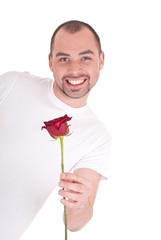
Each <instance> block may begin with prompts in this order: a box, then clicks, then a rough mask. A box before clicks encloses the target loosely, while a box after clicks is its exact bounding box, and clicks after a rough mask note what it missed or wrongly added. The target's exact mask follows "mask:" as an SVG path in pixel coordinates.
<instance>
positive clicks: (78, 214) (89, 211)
mask: <svg viewBox="0 0 161 240" xmlns="http://www.w3.org/2000/svg"><path fill="white" fill-rule="evenodd" d="M92 215H93V207H92V205H91V204H90V203H89V202H88V203H86V205H85V206H84V207H83V208H75V209H73V208H69V207H68V208H67V226H68V229H69V230H70V231H73V232H75V231H79V230H80V229H81V228H82V227H84V226H85V225H86V224H87V223H88V222H89V220H90V219H91V218H92Z"/></svg>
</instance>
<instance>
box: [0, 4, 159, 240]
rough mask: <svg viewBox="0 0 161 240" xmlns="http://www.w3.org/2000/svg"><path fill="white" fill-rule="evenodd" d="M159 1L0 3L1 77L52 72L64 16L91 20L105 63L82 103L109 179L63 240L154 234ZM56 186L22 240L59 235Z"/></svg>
mask: <svg viewBox="0 0 161 240" xmlns="http://www.w3.org/2000/svg"><path fill="white" fill-rule="evenodd" d="M159 2H160V1H159V0H158V1H157V0H146V1H144V0H135V1H132V0H122V1H120V0H111V1H108V0H107V1H105V0H99V1H87V0H81V1H76V0H68V1H63V0H61V1H54V0H45V1H41V0H39V1H38V0H32V1H30V0H26V1H25V0H14V1H13V0H5V1H3V3H2V1H1V3H0V74H1V73H3V72H6V71H10V70H17V71H29V72H31V73H32V74H34V75H40V76H42V77H52V74H51V73H50V70H49V68H48V52H49V45H50V38H51V35H52V33H53V31H54V29H55V28H56V27H57V26H58V25H59V24H61V23H62V22H64V21H66V20H72V19H78V20H82V21H86V22H88V23H89V24H91V25H92V26H93V27H94V28H95V29H96V31H97V32H98V34H99V35H100V37H101V40H102V47H103V50H104V52H105V56H106V58H105V60H106V63H105V67H104V69H103V70H102V72H101V76H100V80H99V82H98V84H97V86H96V87H95V89H93V90H92V92H91V95H90V98H89V104H90V105H91V107H92V108H93V109H94V111H95V113H96V114H97V115H98V116H99V118H100V119H101V120H102V121H103V122H104V124H105V125H106V127H107V129H108V130H109V131H110V133H111V135H112V140H113V148H112V156H111V161H110V177H109V180H108V181H106V182H101V184H100V188H99V191H98V195H97V199H96V203H95V211H94V217H93V219H92V220H91V222H90V223H89V224H88V225H87V226H86V227H84V228H83V229H82V230H81V231H79V232H76V233H70V232H69V240H75V239H77V240H79V239H81V240H82V239H93V240H94V239H96V240H98V239H105V240H106V239H108V240H118V239H124V240H129V239H130V240H133V239H134V240H136V239H137V240H143V239H148V240H150V239H155V240H160V239H161V204H160V203H161V195H160V193H161V187H160V183H161V176H160V169H161V168H160V162H161V152H160V149H161V127H160V124H161V116H160V112H161V107H160V105H161V96H160V95H161V94H160V92H161V89H160V82H161V14H160V13H161V7H160V6H159ZM57 190H58V189H56V190H55V191H54V192H53V193H52V194H51V196H50V197H49V199H48V200H47V202H46V204H45V205H44V207H43V208H42V209H41V211H40V212H39V214H38V215H37V217H36V218H35V219H34V221H33V223H32V224H31V225H30V227H29V228H28V230H27V231H26V232H25V233H24V235H23V237H22V238H21V240H37V239H39V240H44V239H45V240H52V239H57V240H59V239H64V226H63V223H62V211H63V207H62V205H61V204H60V203H59V199H60V198H59V196H58V194H57Z"/></svg>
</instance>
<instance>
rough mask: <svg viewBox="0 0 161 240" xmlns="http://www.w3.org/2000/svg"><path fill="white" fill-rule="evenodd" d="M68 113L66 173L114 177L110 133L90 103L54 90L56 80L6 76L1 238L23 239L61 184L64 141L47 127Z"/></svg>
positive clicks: (0, 119)
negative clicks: (73, 102)
mask: <svg viewBox="0 0 161 240" xmlns="http://www.w3.org/2000/svg"><path fill="white" fill-rule="evenodd" d="M65 114H67V115H68V116H69V117H72V120H71V121H70V122H69V124H71V127H70V132H72V134H71V135H70V136H69V137H64V164H65V171H71V170H72V169H77V168H90V169H93V170H95V171H97V172H98V173H100V174H101V176H102V179H105V178H108V158H109V149H110V137H109V134H108V133H107V131H106V129H105V128H104V126H103V125H102V123H101V122H99V121H98V119H97V118H96V116H95V115H94V113H93V112H92V111H91V109H90V108H89V106H88V105H86V106H85V107H82V108H72V107H70V106H68V105H66V104H64V103H62V102H61V101H60V100H59V99H57V98H56V97H55V95H54V93H53V80H51V79H44V78H39V77H35V76H32V75H30V74H29V73H27V72H24V73H18V72H8V73H6V74H4V75H2V76H0V239H3V240H17V239H18V238H19V237H20V236H21V234H22V233H23V232H24V231H25V230H26V228H27V227H28V225H29V224H30V223H31V221H32V220H33V218H34V216H35V215H36V213H37V212H38V211H39V209H40V208H41V207H42V205H43V203H44V202H45V200H46V199H47V197H48V196H49V194H50V193H51V192H52V190H53V189H54V188H55V187H56V185H57V183H58V181H59V175H60V173H61V151H60V142H59V139H58V140H57V141H53V139H52V138H51V136H50V135H49V133H48V132H47V131H46V130H45V129H44V130H41V127H42V126H43V125H44V124H43V122H44V121H49V120H52V119H54V118H58V117H61V116H64V115H65Z"/></svg>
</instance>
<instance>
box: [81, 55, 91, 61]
mask: <svg viewBox="0 0 161 240" xmlns="http://www.w3.org/2000/svg"><path fill="white" fill-rule="evenodd" d="M90 59H91V58H90V57H87V56H85V57H82V60H83V61H87V60H90Z"/></svg>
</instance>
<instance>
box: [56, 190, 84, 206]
mask: <svg viewBox="0 0 161 240" xmlns="http://www.w3.org/2000/svg"><path fill="white" fill-rule="evenodd" d="M58 193H59V195H61V196H62V197H65V198H68V200H71V201H77V202H81V203H84V202H85V201H87V199H88V196H87V195H85V194H78V193H73V192H68V191H64V190H62V189H60V190H59V192H58Z"/></svg>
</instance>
